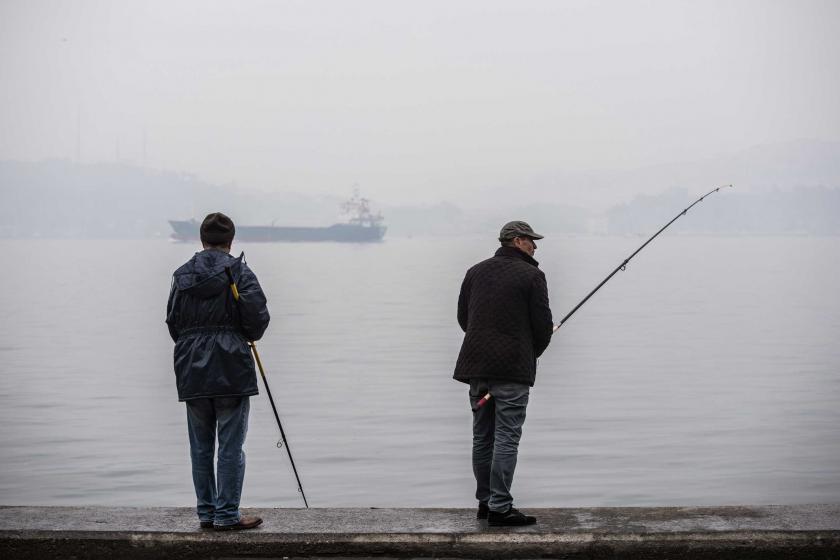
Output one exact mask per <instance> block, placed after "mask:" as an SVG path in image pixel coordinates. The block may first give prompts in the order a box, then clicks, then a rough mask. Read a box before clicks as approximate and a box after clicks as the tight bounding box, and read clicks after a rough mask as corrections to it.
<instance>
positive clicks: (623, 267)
mask: <svg viewBox="0 0 840 560" xmlns="http://www.w3.org/2000/svg"><path fill="white" fill-rule="evenodd" d="M727 187H729V188H734V187H733V186H732V185H722V186H720V187H718V188H716V189H712V190H710V191H709V192H707V193H706V194H704V195H703V196H701V197H700V198H698V199H697V200H695V201H694V202H692V203H691V204H690V205H689V206H688V207H687V208H685V209H684V210H683V211H682V212H680V213H679V214H677V215H676V216H674V219H672V220H671V221H670V222H668V223H667V224H665V225H664V226H662V229H660V230H659V231H657V232H656V233H654V234H653V235H652V236H651V237H650V239H648V240H647V241H645V242H644V243H643V244H642V246H641V247H639V248H638V249H636V250H635V251H633V254H632V255H630V256H629V257H627V258H626V259H624V260H623V261H622V262H621V264H620V265H618V266H617V267H616V268H615V270H613V271H612V272H610V273H609V275H608V276H607V277H606V278H604V279H603V280H602V281H601V283H600V284H598V285H597V286H595V289H594V290H592V291H591V292H589V294H588V295H587V296H586V297H585V298H583V299H582V300H581V302H580V303H578V304H577V305H576V306H575V307H574V309H572V310H571V311H569V312H568V313H567V314H566V316H565V317H563V319H561V320H560V323H559V324H557V325H555V326H554V329H553V330H552V331H551V333H552V334H554V333H556V332H557V331H558V330H559V329H560V327H562V326H563V323H565V322H566V321H568V320H569V317H571V316H572V315H574V314H575V311H577V310H578V309H580V308H581V306H582V305H583V304H584V303H586V302H587V301H589V298H591V297H592V296H593V295H595V292H597V291H598V290H600V289H601V286H603V285H604V284H606V283H607V282H608V281H609V279H610V278H612V277H613V276H615V275H616V273H617V272H618V271H619V270H627V263H629V262H630V259H632V258H633V257H635V256H636V255H637V254H638V253H639V251H641V250H642V249H644V248H645V247H647V245H648V243H650V242H651V241H653V240H654V239H656V237H657V236H658V235H659V234H660V233H662V232H663V231H665V230H666V229H667V228H668V226H670V225H671V224H673V223H674V222H676V221H677V220H678V219H679V218H681V217H682V216H685V215H686V214H687V213H688V211H689V210H691V208H692V207H693V206H694V205H695V204H697V203H698V202H702V201H703V199H704V198H706V197H707V196H709V195H710V194H713V193H716V192H718V191H719V190H720V189H725V188H727ZM491 398H492V395H491V394H490V393H487V394H486V395H484V396H483V397H481V399H480V400H479V401H478V402H477V403H476V405H475V406H474V407H473V409H472V410H473V412H475V411H477V410H478V409H479V408H481V407H482V406H484V405H485V404H487V401H489V400H490V399H491Z"/></svg>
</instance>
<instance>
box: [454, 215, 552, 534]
mask: <svg viewBox="0 0 840 560" xmlns="http://www.w3.org/2000/svg"><path fill="white" fill-rule="evenodd" d="M537 239H542V236H541V235H538V234H537V233H535V232H534V230H533V229H531V226H529V225H528V224H527V223H525V222H521V221H515V222H509V223H507V224H505V225H504V227H502V230H501V232H500V234H499V241H500V242H501V244H502V246H501V247H499V249H498V250H497V251H496V254H495V255H493V257H491V258H489V259H487V260H485V261H482V262H480V263H478V264H477V265H475V266H473V267H472V268H470V269H469V270H468V271H467V274H466V276H465V277H464V282H463V283H462V285H461V293H460V296H459V297H458V323H459V324H460V325H461V328H462V329H463V330H464V332H465V333H466V334H465V336H464V341H463V343H462V345H461V352H460V354H459V355H458V362H457V363H456V365H455V375H454V378H455V379H457V380H458V381H462V382H464V383H469V385H470V392H469V396H470V404H471V406H472V407H473V409H474V416H473V446H472V463H473V473H474V474H475V480H476V493H475V497H476V499H477V500H478V518H479V519H487V520H488V523H489V524H490V525H493V526H506V525H530V524H532V523H535V522H536V519H535V518H534V517H532V516H530V515H525V514H523V513H522V512H520V511H518V510H517V509H516V508H514V507H513V497H512V496H511V494H510V488H511V485H512V483H513V472H514V470H515V469H516V457H517V452H518V448H519V439H520V437H521V436H522V425H523V424H524V422H525V409H526V408H527V406H528V394H529V392H530V388H531V387H533V386H534V378H535V376H536V371H537V358H538V357H539V356H540V355H541V354H542V353H543V351H545V349H546V347H548V343H549V342H550V341H551V334H552V332H553V327H554V324H553V322H552V319H551V309H549V306H548V290H547V288H546V281H545V274H544V273H543V272H542V271H541V270H540V269H539V268H538V267H539V263H538V262H537V261H536V260H534V251H536V249H537V245H536V243H535V240H537ZM488 394H489V395H490V396H489V398H487V397H486V395H488ZM479 404H480V405H479ZM477 406H478V407H477ZM476 407H477V408H476Z"/></svg>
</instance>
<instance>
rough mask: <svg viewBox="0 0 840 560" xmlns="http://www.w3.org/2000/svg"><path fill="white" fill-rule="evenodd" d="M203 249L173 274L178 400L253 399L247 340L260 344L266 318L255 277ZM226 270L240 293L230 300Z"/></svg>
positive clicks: (170, 311)
mask: <svg viewBox="0 0 840 560" xmlns="http://www.w3.org/2000/svg"><path fill="white" fill-rule="evenodd" d="M243 257H244V254H243V255H240V256H239V257H238V258H235V257H233V256H231V255H229V254H228V253H226V252H224V251H219V250H216V249H206V250H204V251H201V252H200V253H196V254H195V256H193V258H192V259H190V260H189V261H188V262H187V263H186V264H184V265H183V266H181V267H180V268H179V269H178V270H176V271H175V274H174V275H173V277H172V289H171V290H170V292H169V303H168V304H167V306H166V324H167V325H168V326H169V334H170V335H172V340H174V341H175V381H176V384H177V386H178V400H180V401H187V400H190V399H199V398H205V397H245V396H251V395H256V394H257V393H258V392H259V391H258V389H257V375H256V372H255V370H254V358H253V356H252V355H251V350H250V348H249V347H248V341H249V340H259V339H260V338H261V337H262V335H263V333H264V332H265V329H266V327H268V321H269V315H268V308H267V307H266V300H265V294H263V291H262V288H260V284H259V282H258V281H257V277H256V276H255V275H254V273H253V272H251V269H250V268H248V265H247V264H245V262H244V261H243ZM225 267H229V268H230V270H231V273H232V274H233V279H234V281H235V282H236V286H237V288H238V290H239V301H235V300H234V299H233V294H232V292H231V289H230V283H229V282H228V278H227V274H226V273H225Z"/></svg>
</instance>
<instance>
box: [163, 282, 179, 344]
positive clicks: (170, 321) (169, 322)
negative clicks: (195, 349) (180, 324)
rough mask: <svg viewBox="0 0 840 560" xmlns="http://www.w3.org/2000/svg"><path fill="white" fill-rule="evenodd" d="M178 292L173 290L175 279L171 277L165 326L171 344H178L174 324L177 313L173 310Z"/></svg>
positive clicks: (176, 319)
mask: <svg viewBox="0 0 840 560" xmlns="http://www.w3.org/2000/svg"><path fill="white" fill-rule="evenodd" d="M177 294H178V290H177V289H176V288H175V277H174V276H173V277H172V285H171V286H170V287H169V300H168V301H167V302H166V326H167V327H169V336H171V337H172V341H173V342H178V330H177V329H176V328H175V324H176V322H177V321H178V313H177V311H176V310H175V298H176V296H177Z"/></svg>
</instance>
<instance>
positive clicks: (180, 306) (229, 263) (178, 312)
mask: <svg viewBox="0 0 840 560" xmlns="http://www.w3.org/2000/svg"><path fill="white" fill-rule="evenodd" d="M235 231H236V230H235V227H234V225H233V222H232V221H231V219H230V218H228V217H227V216H225V215H224V214H222V213H214V214H209V215H208V216H207V217H206V218H205V219H204V221H203V222H202V224H201V244H202V246H203V247H204V250H203V251H201V252H200V253H196V254H195V255H194V256H193V258H192V259H190V260H189V261H188V262H187V263H186V264H184V265H183V266H181V267H180V268H179V269H178V270H176V271H175V274H174V275H173V277H172V289H171V290H170V293H169V302H168V304H167V306H166V323H167V325H168V326H169V334H170V335H172V340H174V341H175V382H176V384H177V387H178V400H180V401H184V402H186V404H187V427H188V430H189V436H190V458H191V460H192V474H193V484H194V485H195V494H196V499H197V507H196V511H197V513H198V519H199V522H200V524H201V527H202V528H206V529H209V528H215V529H217V530H231V529H251V528H253V527H256V526H258V525H260V524H261V523H262V519H260V518H259V517H254V516H250V517H249V516H241V515H240V512H239V499H240V496H241V494H242V481H243V479H244V476H245V453H244V452H243V451H242V445H243V444H244V443H245V434H246V432H247V431H248V411H249V397H251V396H252V395H256V394H258V392H259V391H258V390H257V375H256V371H255V370H254V358H253V356H252V355H251V351H250V347H249V346H248V341H249V340H259V339H260V337H262V335H263V333H264V332H265V329H266V327H268V321H269V315H268V308H267V307H266V299H265V295H264V294H263V291H262V288H260V284H259V282H258V281H257V277H256V276H255V275H254V273H253V272H251V269H249V268H248V265H246V264H245V262H244V261H243V256H244V255H240V256H239V257H238V258H234V257H233V256H231V255H230V246H231V243H232V242H233V236H234V234H235ZM226 269H228V270H229V271H230V273H231V274H232V275H233V280H234V282H236V285H237V288H238V289H239V301H235V300H234V298H233V294H232V292H231V288H230V282H229V280H228V276H227V271H226ZM217 431H218V439H219V452H218V460H217V464H216V471H215V473H214V470H213V454H214V449H215V442H216V432H217Z"/></svg>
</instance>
